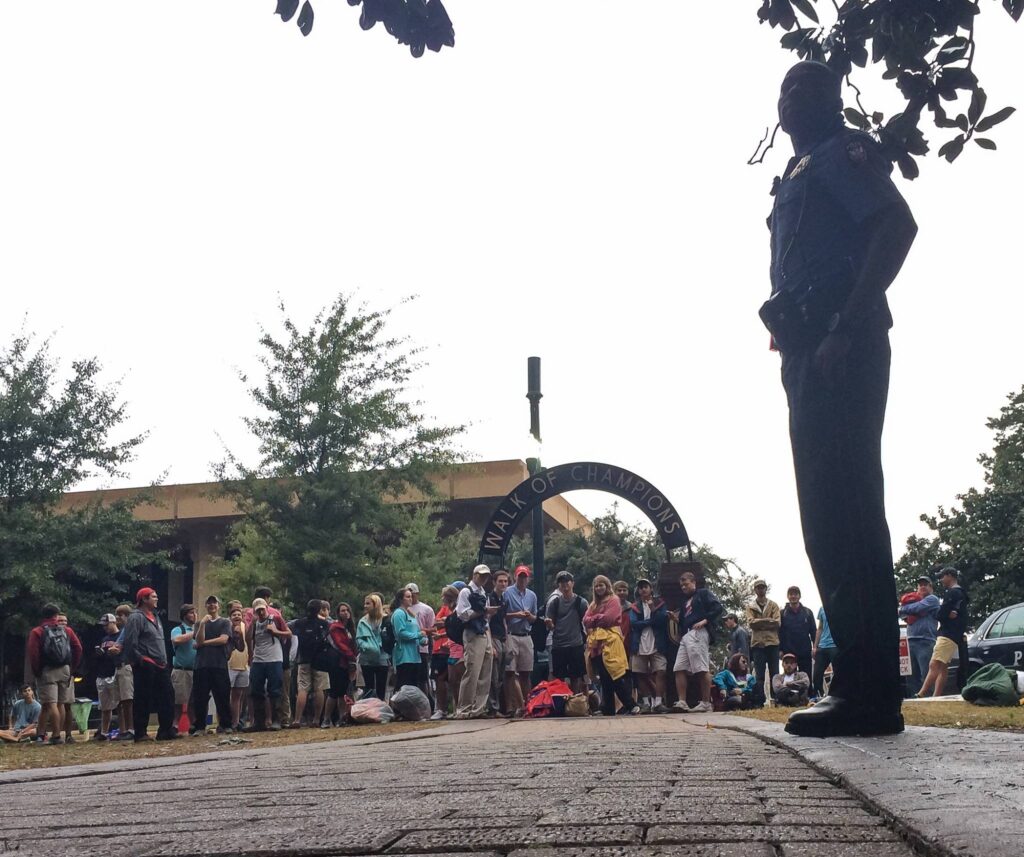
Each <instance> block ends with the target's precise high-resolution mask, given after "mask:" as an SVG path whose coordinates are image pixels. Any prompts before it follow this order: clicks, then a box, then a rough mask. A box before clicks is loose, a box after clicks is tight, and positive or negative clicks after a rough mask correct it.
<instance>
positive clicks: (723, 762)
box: [0, 717, 912, 857]
mask: <svg viewBox="0 0 1024 857" xmlns="http://www.w3.org/2000/svg"><path fill="white" fill-rule="evenodd" d="M40 751H41V752H45V748H41V749H40ZM107 767H110V766H107ZM54 774H55V772H54V771H52V770H51V771H49V772H47V771H31V772H28V771H24V772H19V773H18V775H13V774H12V775H4V776H0V831H2V833H0V853H2V852H3V851H4V849H5V848H6V849H7V850H15V849H16V850H18V851H20V852H21V853H27V854H47V855H60V854H83V853H87V852H91V853H94V854H103V855H122V854H132V855H136V854H138V855H143V854H144V855H174V857H187V855H193V854H194V855H220V854H223V855H236V854H245V855H276V854H320V855H332V854H333V855H363V854H365V855H370V854H378V855H380V854H401V855H416V854H460V855H463V854H464V855H470V854H472V855H475V857H496V855H511V857H670V855H675V857H698V856H700V857H703V855H707V857H711V855H721V857H748V855H757V857H811V855H813V854H818V853H821V846H820V845H818V843H828V853H829V854H830V855H833V856H834V857H843V855H846V854H866V853H867V854H870V855H871V857H896V855H900V857H909V855H910V854H911V853H912V852H911V851H910V850H909V849H908V848H907V846H905V845H903V844H902V843H901V842H900V841H899V839H898V838H897V836H896V835H895V834H894V833H892V832H891V831H890V830H889V829H888V828H887V827H885V826H884V825H883V823H882V820H881V819H880V818H878V817H877V816H875V815H873V814H872V813H871V812H869V811H868V810H866V809H865V808H864V807H863V806H862V804H861V803H859V802H858V801H857V800H856V799H855V798H853V797H852V796H851V795H850V794H848V793H847V792H845V791H844V790H843V789H841V788H839V787H838V786H836V785H834V784H833V783H832V782H830V781H829V780H828V779H827V778H826V777H824V776H823V775H821V774H818V773H816V772H815V771H814V770H813V769H812V768H811V767H809V766H808V765H807V764H805V763H804V762H802V761H800V760H799V759H798V758H796V757H795V756H793V755H792V754H790V753H789V752H788V751H786V750H784V749H780V748H777V747H774V746H771V745H769V744H766V743H764V742H763V741H761V740H760V739H758V738H755V737H752V736H749V735H745V734H742V733H737V732H733V731H728V730H724V729H707V728H705V727H703V726H696V725H693V724H690V723H688V722H686V721H685V720H684V719H683V718H680V717H642V718H640V717H632V718H623V717H620V718H614V719H613V718H607V719H605V718H592V719H588V720H570V719H562V720H558V721H536V722H518V723H504V722H498V721H492V722H487V723H484V724H451V725H448V726H446V727H443V728H442V729H440V730H438V731H436V732H421V733H416V734H415V735H412V736H410V737H408V738H404V739H398V740H389V739H383V740H382V739H368V740H367V741H362V742H353V743H348V742H337V743H328V744H315V745H301V746H294V747H285V748H278V749H271V750H263V751H240V752H234V753H230V754H223V755H221V756H220V757H218V758H215V759H210V758H209V757H202V756H199V757H185V758H183V759H178V760H173V761H172V760H168V761H167V763H165V764H160V765H149V766H142V767H136V769H134V770H132V769H129V770H120V771H105V772H93V771H90V770H89V769H87V768H77V769H74V770H72V771H67V770H66V771H65V772H64V774H65V776H64V778H62V779H55V778H54ZM68 774H71V776H67V775H68ZM868 848H870V851H868V850H867V849H868Z"/></svg>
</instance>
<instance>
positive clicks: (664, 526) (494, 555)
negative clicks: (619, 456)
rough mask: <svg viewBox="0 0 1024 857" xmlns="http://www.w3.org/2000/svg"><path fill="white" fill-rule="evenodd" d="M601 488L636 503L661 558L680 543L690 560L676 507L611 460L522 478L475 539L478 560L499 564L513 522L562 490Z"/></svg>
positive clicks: (576, 463)
mask: <svg viewBox="0 0 1024 857" xmlns="http://www.w3.org/2000/svg"><path fill="white" fill-rule="evenodd" d="M581 490H588V491H604V492H606V493H608V494H614V495H616V496H617V497H620V498H622V499H623V500H626V501H627V502H629V503H632V504H633V505H634V506H636V507H637V508H638V509H639V510H640V511H641V512H643V513H644V514H645V515H646V516H647V519H648V520H649V521H650V522H651V524H652V525H653V526H654V528H655V530H656V531H657V533H658V536H659V537H660V539H661V542H662V544H663V545H664V547H665V552H666V557H667V558H668V560H669V561H671V558H672V551H673V550H674V549H676V548H685V549H686V551H687V553H688V555H689V558H690V559H691V560H692V559H693V553H692V550H691V548H690V538H689V536H688V535H687V533H686V527H685V525H684V524H683V520H682V518H681V517H680V516H679V513H678V512H677V511H676V508H675V507H674V506H673V505H672V504H671V503H670V502H669V500H668V498H667V497H666V496H665V495H664V494H663V493H662V492H661V491H659V490H658V489H657V488H656V487H655V486H654V485H653V484H652V483H651V482H649V481H647V480H646V479H643V478H641V477H640V476H638V475H637V474H635V473H632V472H630V471H629V470H626V469H625V468H623V467H617V466H615V465H614V464H603V463H601V462H597V461H574V462H571V463H569V464H559V465H557V466H556V467H549V468H548V469H546V470H541V471H539V472H538V473H536V474H534V475H533V476H530V477H529V478H527V479H524V480H523V481H522V482H520V483H519V484H518V485H517V486H516V487H515V488H514V489H513V490H512V491H511V492H509V494H508V495H507V496H506V497H505V498H504V499H503V500H502V501H501V502H500V503H499V504H498V507H497V508H496V509H495V510H494V514H493V515H491V518H490V520H489V521H488V522H487V526H486V527H485V528H484V534H483V537H482V538H481V540H480V562H486V563H489V564H493V565H495V566H496V567H498V568H501V567H502V566H503V565H504V562H505V554H506V553H507V552H508V546H509V542H510V541H511V539H512V536H513V535H514V534H515V532H516V529H517V527H518V526H519V524H520V523H522V521H523V519H524V518H525V517H526V516H527V515H529V514H530V513H531V512H532V511H533V509H534V508H535V507H537V506H538V505H539V504H541V503H543V502H544V501H545V500H548V499H550V498H551V497H557V496H558V495H559V494H564V493H565V492H567V491H581Z"/></svg>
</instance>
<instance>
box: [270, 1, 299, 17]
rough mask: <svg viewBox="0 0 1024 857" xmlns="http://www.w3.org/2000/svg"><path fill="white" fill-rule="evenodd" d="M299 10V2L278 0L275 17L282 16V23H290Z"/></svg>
mask: <svg viewBox="0 0 1024 857" xmlns="http://www.w3.org/2000/svg"><path fill="white" fill-rule="evenodd" d="M298 8H299V0H277V8H276V9H275V10H274V14H275V15H280V16H281V20H282V21H290V20H291V19H292V18H293V17H294V16H295V10H296V9H298Z"/></svg>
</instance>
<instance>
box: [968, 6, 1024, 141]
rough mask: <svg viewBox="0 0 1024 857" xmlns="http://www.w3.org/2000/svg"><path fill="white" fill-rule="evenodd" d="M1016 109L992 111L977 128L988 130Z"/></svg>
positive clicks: (1007, 117) (1008, 116)
mask: <svg viewBox="0 0 1024 857" xmlns="http://www.w3.org/2000/svg"><path fill="white" fill-rule="evenodd" d="M1021 2H1024V0H1021ZM1016 110H1017V108H1016V107H1004V108H1003V109H1002V110H997V111H996V112H995V113H990V114H989V115H988V116H986V117H985V118H984V119H982V120H981V121H980V122H979V123H978V127H977V128H976V129H975V130H977V131H987V130H988V129H989V128H992V127H993V126H995V125H998V124H999V123H1000V122H1003V121H1004V120H1006V119H1009V118H1010V117H1011V116H1012V115H1013V114H1014V112H1015V111H1016Z"/></svg>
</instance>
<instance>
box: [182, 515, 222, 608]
mask: <svg viewBox="0 0 1024 857" xmlns="http://www.w3.org/2000/svg"><path fill="white" fill-rule="evenodd" d="M188 550H189V554H190V555H191V557H192V603H193V604H203V603H205V602H206V599H207V598H208V597H209V596H210V595H213V594H214V593H213V580H212V576H211V569H212V566H213V563H214V562H215V561H216V560H218V559H222V558H223V556H224V541H223V536H222V535H221V534H219V533H216V532H213V531H211V530H208V529H206V528H205V527H203V528H199V529H197V530H195V531H194V532H193V533H191V538H190V539H189V545H188Z"/></svg>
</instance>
